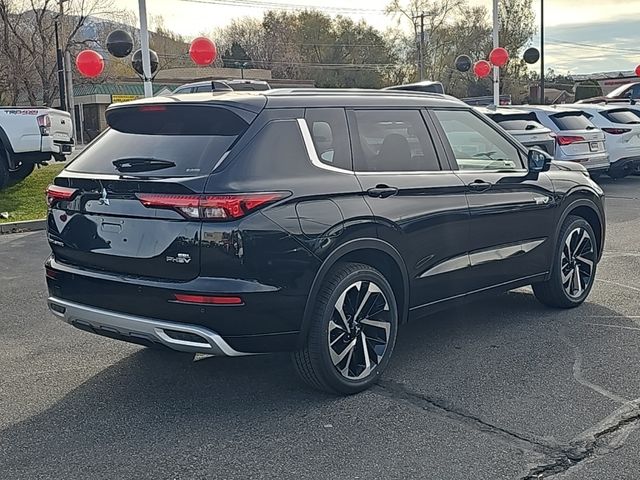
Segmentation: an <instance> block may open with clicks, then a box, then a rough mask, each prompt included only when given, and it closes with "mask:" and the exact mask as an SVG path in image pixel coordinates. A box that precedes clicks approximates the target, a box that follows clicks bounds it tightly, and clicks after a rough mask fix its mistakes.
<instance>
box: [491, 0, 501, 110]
mask: <svg viewBox="0 0 640 480" xmlns="http://www.w3.org/2000/svg"><path fill="white" fill-rule="evenodd" d="M498 12H499V10H498V0H493V48H498V47H499V46H500V42H499V38H498V31H499V29H500V19H499V18H498V14H499V13H498ZM493 104H494V105H495V106H496V107H499V106H500V69H499V68H498V67H495V66H494V67H493Z"/></svg>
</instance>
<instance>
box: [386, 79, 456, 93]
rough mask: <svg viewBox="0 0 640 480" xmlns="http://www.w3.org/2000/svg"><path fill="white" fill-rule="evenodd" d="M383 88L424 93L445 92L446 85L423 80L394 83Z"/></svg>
mask: <svg viewBox="0 0 640 480" xmlns="http://www.w3.org/2000/svg"><path fill="white" fill-rule="evenodd" d="M383 90H404V91H408V92H423V93H444V86H443V85H442V83H441V82H432V81H423V82H416V83H407V84H405V85H393V86H391V87H385V88H383Z"/></svg>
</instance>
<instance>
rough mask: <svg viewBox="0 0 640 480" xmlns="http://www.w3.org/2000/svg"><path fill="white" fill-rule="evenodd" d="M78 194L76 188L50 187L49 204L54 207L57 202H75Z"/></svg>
mask: <svg viewBox="0 0 640 480" xmlns="http://www.w3.org/2000/svg"><path fill="white" fill-rule="evenodd" d="M77 192H78V190H77V189H75V188H69V187H60V186H58V185H49V186H48V187H47V203H48V204H49V206H51V205H53V203H54V202H56V201H69V200H73V197H74V196H75V194H76V193H77Z"/></svg>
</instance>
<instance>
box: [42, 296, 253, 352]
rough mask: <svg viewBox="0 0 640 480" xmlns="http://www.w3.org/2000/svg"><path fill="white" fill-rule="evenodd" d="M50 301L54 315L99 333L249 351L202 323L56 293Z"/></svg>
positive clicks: (188, 347)
mask: <svg viewBox="0 0 640 480" xmlns="http://www.w3.org/2000/svg"><path fill="white" fill-rule="evenodd" d="M47 303H48V305H49V309H50V310H51V312H52V313H53V314H54V315H55V316H57V317H59V318H61V319H63V320H64V321H65V322H67V323H68V324H70V325H73V326H74V327H76V328H80V329H81V330H87V331H91V332H93V333H96V334H98V335H104V336H108V337H112V338H116V339H118V340H124V341H129V342H133V343H138V344H143V345H163V346H165V347H168V348H171V349H172V350H177V351H180V352H190V353H205V354H209V355H217V356H225V357H237V356H241V355H247V354H246V353H243V352H238V351H237V350H234V349H233V348H232V347H231V346H230V345H229V344H228V343H227V342H226V341H225V340H224V339H223V338H222V337H221V336H220V335H218V334H217V333H216V332H214V331H213V330H209V329H207V328H204V327H201V326H197V325H188V324H183V323H174V322H166V321H162V320H156V319H152V318H144V317H138V316H134V315H127V314H124V313H119V312H112V311H109V310H103V309H100V308H95V307H89V306H87V305H81V304H78V303H73V302H69V301H66V300H62V299H60V298H56V297H49V300H48V301H47Z"/></svg>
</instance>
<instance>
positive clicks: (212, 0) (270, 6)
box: [181, 0, 386, 15]
mask: <svg viewBox="0 0 640 480" xmlns="http://www.w3.org/2000/svg"><path fill="white" fill-rule="evenodd" d="M181 1H182V2H188V3H201V4H208V5H228V6H234V7H247V8H260V9H265V10H322V11H329V12H331V13H344V14H362V15H364V14H367V15H371V14H375V15H384V14H386V12H385V10H379V9H370V8H350V7H330V6H326V5H313V4H301V3H286V4H285V3H280V2H273V1H258V0H181Z"/></svg>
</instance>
